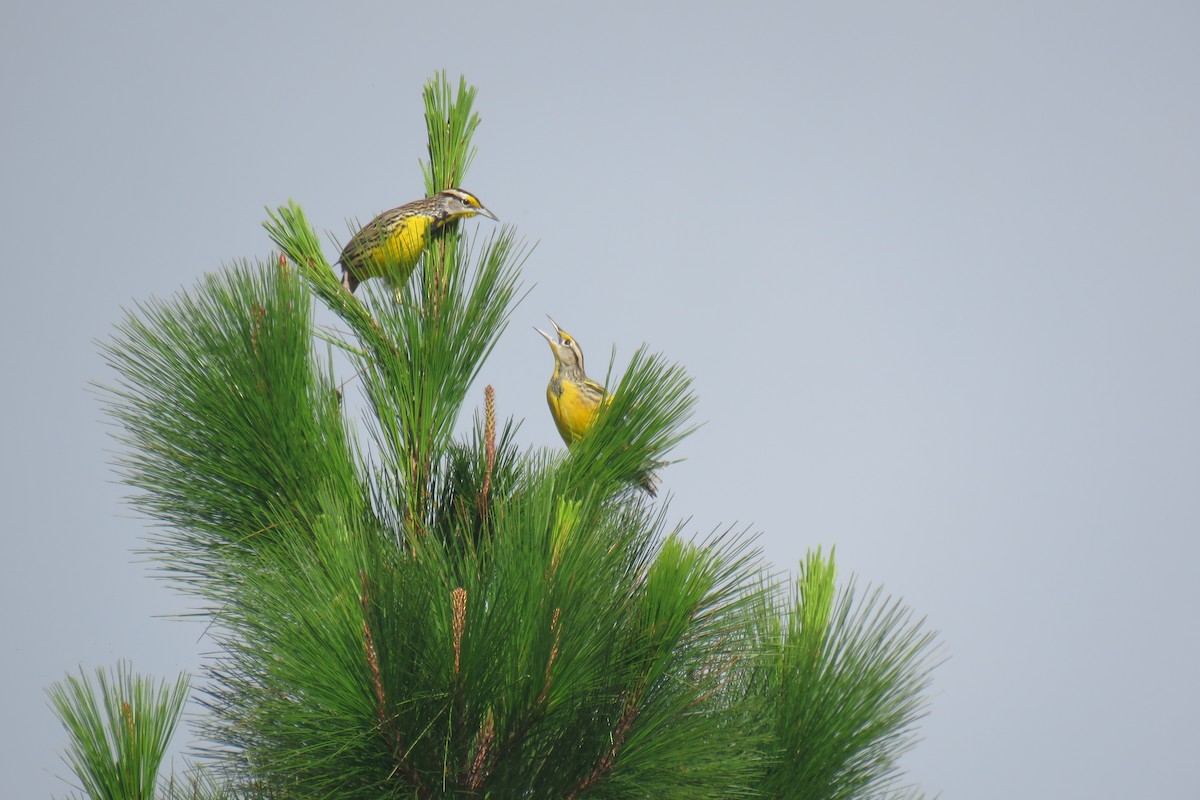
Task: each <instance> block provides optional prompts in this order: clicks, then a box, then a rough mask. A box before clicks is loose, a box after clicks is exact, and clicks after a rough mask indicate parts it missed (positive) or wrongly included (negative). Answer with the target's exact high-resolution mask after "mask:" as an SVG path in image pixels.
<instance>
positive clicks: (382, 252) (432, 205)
mask: <svg viewBox="0 0 1200 800" xmlns="http://www.w3.org/2000/svg"><path fill="white" fill-rule="evenodd" d="M476 215H478V216H481V217H487V218H488V219H492V220H494V219H496V215H495V214H493V213H492V212H491V211H488V210H487V209H486V208H484V207H483V203H481V202H479V198H478V197H476V196H475V195H473V194H471V193H470V192H468V191H464V190H463V189H447V190H445V191H444V192H438V193H437V194H435V195H433V196H432V197H424V198H422V199H420V200H414V201H413V202H411V203H405V204H404V205H402V206H400V207H399V208H393V209H392V210H391V211H385V212H383V213H382V214H380V215H379V216H377V217H376V218H375V219H373V220H371V221H370V222H368V223H367V224H366V225H365V226H364V227H363V228H362V230H360V231H359V232H358V233H356V234H354V236H353V237H351V239H350V241H349V243H347V244H346V246H345V248H343V249H342V255H341V257H340V258H339V259H338V263H339V264H341V265H342V285H343V286H345V287H346V290H347V291H348V292H351V293H353V292H354V290H355V289H357V288H358V285H359V284H360V283H362V282H363V281H365V280H369V279H370V278H386V279H387V281H388V283H389V284H390V285H391V286H392V287H393V288H395V289H399V288H400V287H401V286H403V285H404V282H405V281H407V280H408V276H409V275H411V274H412V271H413V268H414V267H416V265H417V260H418V259H419V258H420V257H421V253H422V252H424V250H425V244H426V242H428V241H429V236H430V234H432V233H433V232H434V231H436V230H439V229H441V228H444V227H446V226H447V225H451V224H453V223H454V222H456V221H457V220H460V219H467V218H469V217H474V216H476Z"/></svg>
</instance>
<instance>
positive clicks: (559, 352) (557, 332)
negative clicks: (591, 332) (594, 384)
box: [534, 315, 583, 374]
mask: <svg viewBox="0 0 1200 800" xmlns="http://www.w3.org/2000/svg"><path fill="white" fill-rule="evenodd" d="M546 319H549V320H550V324H551V325H553V326H554V334H553V335H551V334H549V333H546V332H545V331H544V330H542V329H541V328H537V327H535V328H534V330H535V331H537V332H538V333H540V334H541V335H542V336H544V337H545V338H546V341H547V342H548V343H549V344H550V349H551V350H553V351H554V363H555V366H557V367H561V368H562V369H564V370H578V371H579V373H580V374H582V373H583V350H581V349H580V347H579V342H577V341H575V337H573V336H572V335H571V334H569V333H567V332H566V331H564V330H563V329H562V328H560V327H558V323H557V322H555V321H554V320H553V319H551V318H550V316H549V315H547V317H546Z"/></svg>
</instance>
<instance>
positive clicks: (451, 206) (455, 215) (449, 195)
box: [433, 189, 496, 225]
mask: <svg viewBox="0 0 1200 800" xmlns="http://www.w3.org/2000/svg"><path fill="white" fill-rule="evenodd" d="M433 200H434V203H433V216H434V218H435V219H437V221H438V222H439V223H440V224H442V225H444V224H446V223H448V222H453V221H454V220H456V219H466V218H467V217H474V216H476V215H478V216H481V217H487V218H488V219H496V215H495V214H493V213H492V212H490V211H488V210H487V209H486V208H484V207H483V203H481V202H479V198H478V197H476V196H475V195H473V194H471V193H470V192H468V191H464V190H463V189H447V190H445V191H444V192H438V193H437V194H435V195H434V196H433Z"/></svg>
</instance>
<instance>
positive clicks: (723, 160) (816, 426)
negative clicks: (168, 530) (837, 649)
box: [0, 2, 1200, 800]
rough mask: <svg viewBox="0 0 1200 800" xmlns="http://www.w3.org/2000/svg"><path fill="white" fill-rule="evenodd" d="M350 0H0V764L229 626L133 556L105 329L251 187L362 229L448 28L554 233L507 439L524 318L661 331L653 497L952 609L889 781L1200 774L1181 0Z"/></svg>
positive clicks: (515, 203)
mask: <svg viewBox="0 0 1200 800" xmlns="http://www.w3.org/2000/svg"><path fill="white" fill-rule="evenodd" d="M35 5H36V8H35ZM334 5H335V4H332V3H320V4H316V3H277V4H274V8H272V9H267V8H266V7H265V6H260V8H259V9H258V10H247V9H245V8H242V4H234V3H189V4H186V5H185V4H175V3H139V4H133V3H115V4H114V3H104V4H101V3H80V2H68V3H58V4H50V3H45V4H32V3H30V4H20V5H18V4H15V3H9V4H7V7H6V9H5V13H4V15H3V17H4V20H3V24H2V25H0V110H2V113H3V124H2V125H0V152H2V153H3V162H2V167H0V169H2V172H0V224H2V225H3V236H2V237H0V247H2V248H3V262H4V263H5V265H6V269H7V274H8V275H9V277H10V279H11V282H10V284H9V289H8V291H6V292H4V293H3V295H0V302H2V303H3V306H4V310H3V314H2V315H0V325H3V330H2V333H3V337H2V342H3V344H2V346H3V353H4V362H3V364H4V370H3V371H4V374H5V375H6V376H7V385H6V389H5V391H4V392H2V393H0V404H2V405H3V414H2V416H0V418H2V419H3V420H4V422H3V426H4V428H3V442H4V445H3V448H2V453H3V455H2V456H0V459H2V461H0V463H2V464H3V470H4V472H3V478H4V480H3V483H2V484H0V485H2V486H3V491H4V493H5V496H4V498H3V501H4V507H5V509H6V513H5V514H4V521H5V534H4V539H3V542H4V548H5V557H4V558H3V559H2V560H0V570H2V573H0V575H2V580H0V586H2V591H3V597H2V598H0V599H2V601H3V607H4V616H3V630H2V635H3V641H4V642H5V644H4V652H3V658H2V659H0V664H2V665H3V667H2V669H3V671H4V680H3V681H0V688H2V691H3V696H2V697H0V707H2V708H3V709H4V710H5V718H6V723H5V726H6V728H7V731H6V741H7V742H8V744H7V745H6V746H5V747H4V748H0V760H2V763H0V775H3V776H4V777H3V779H0V780H2V781H3V784H4V785H3V786H2V787H0V793H2V794H3V795H4V796H7V797H14V798H16V797H20V798H35V797H47V796H50V795H51V794H58V795H63V794H66V793H67V792H68V790H69V787H68V785H67V784H65V783H63V782H61V781H60V780H59V779H58V778H57V777H56V776H59V775H66V774H67V771H66V768H65V767H64V766H63V765H62V764H61V763H60V762H59V760H58V759H59V755H58V754H59V752H60V751H61V749H62V747H63V745H64V744H65V741H66V739H65V736H64V734H63V732H62V729H61V728H60V726H59V724H58V722H57V721H56V720H55V719H54V717H53V715H52V713H51V712H50V710H49V708H48V706H47V704H46V699H45V695H44V691H43V689H44V687H45V686H46V685H47V684H49V683H51V682H52V681H54V680H57V679H59V678H61V677H62V676H63V675H64V674H65V673H66V672H68V671H72V670H75V669H77V668H78V667H79V666H80V665H82V666H84V667H85V668H86V669H88V670H89V671H90V670H92V669H93V668H95V667H97V666H108V665H111V664H113V663H114V662H115V661H116V660H117V659H119V658H128V659H130V660H132V662H133V665H134V667H135V668H136V669H137V670H139V671H141V672H146V673H150V674H154V675H162V676H164V677H172V676H174V675H175V674H176V673H177V672H178V671H180V670H195V669H196V668H197V666H198V665H199V664H200V663H201V660H202V656H203V654H204V653H205V652H206V651H207V650H208V649H209V647H210V645H209V644H208V642H207V641H206V640H204V638H203V636H202V633H203V625H202V624H201V623H199V622H195V621H178V620H174V621H173V620H169V619H164V618H163V617H164V615H171V614H177V613H179V612H181V611H186V609H187V608H188V602H187V600H186V599H185V598H181V597H179V596H178V595H174V594H172V593H171V592H169V591H168V590H167V589H166V588H165V587H164V586H163V585H162V584H160V583H159V582H157V581H155V580H153V579H151V578H148V577H147V575H148V571H147V567H146V565H145V564H144V563H140V562H139V560H138V556H136V555H135V554H134V553H133V550H134V549H136V548H137V547H138V546H139V545H140V544H141V543H142V542H143V541H144V538H145V536H146V535H147V532H148V526H147V523H146V522H145V521H144V520H142V519H139V518H138V517H136V516H135V515H134V514H133V513H132V511H131V510H130V509H129V508H128V506H127V505H126V504H125V503H124V502H123V501H122V495H123V494H124V490H123V489H122V487H120V486H118V485H115V484H114V481H113V477H114V476H113V472H112V470H111V468H110V467H109V466H108V464H109V461H110V459H111V457H112V450H113V447H114V445H113V443H112V441H111V439H110V438H109V432H108V430H107V429H106V425H105V423H104V421H103V415H102V413H101V411H100V408H99V403H98V401H97V399H96V397H95V395H94V393H93V392H91V391H89V389H88V386H89V384H90V383H91V382H95V381H98V382H101V383H103V382H110V381H111V380H112V375H111V373H109V372H108V371H107V370H106V368H105V366H104V364H103V362H102V360H101V358H100V357H99V355H98V353H97V346H96V344H95V342H96V340H98V339H104V338H107V337H108V336H109V335H110V334H111V332H112V327H113V325H114V324H115V323H116V322H117V321H118V320H119V319H120V318H121V316H122V314H123V312H122V308H123V307H129V306H130V305H131V304H132V303H134V302H136V301H138V300H143V299H145V298H148V297H149V296H151V295H157V296H160V297H162V296H169V295H170V294H171V293H173V292H175V291H177V290H178V289H180V288H181V287H188V286H191V285H192V284H194V283H195V281H196V280H197V279H198V278H199V277H200V276H201V275H202V274H203V273H205V272H206V271H211V270H214V269H217V268H219V267H220V265H221V264H222V263H223V262H225V263H227V262H229V261H232V260H234V259H239V258H243V257H265V256H266V255H267V253H268V252H269V247H270V245H269V242H268V240H267V237H266V235H265V234H264V232H263V231H262V229H261V227H260V222H261V221H262V219H263V216H264V212H263V206H264V205H268V204H269V205H276V204H279V203H282V202H285V201H286V200H287V199H288V198H294V199H295V200H296V201H298V202H299V203H301V204H302V205H303V206H304V208H305V210H306V212H307V214H308V217H309V219H310V220H312V221H314V223H315V224H317V225H318V226H319V227H320V228H322V229H323V230H327V231H329V232H330V233H331V234H332V235H333V236H335V237H336V238H337V239H338V240H340V241H345V240H346V238H347V236H348V231H347V228H346V220H347V219H353V218H358V219H360V220H364V221H365V220H366V219H368V218H369V217H371V216H373V215H374V214H375V213H377V212H379V211H382V210H384V209H386V208H390V207H392V206H395V205H398V204H400V203H403V202H406V201H408V200H412V199H415V198H416V197H418V196H420V195H421V193H422V183H421V175H420V171H419V169H418V158H419V157H420V156H421V155H423V145H424V142H423V136H424V131H423V122H422V118H421V113H422V105H421V95H420V92H421V87H422V84H423V83H424V82H425V80H426V79H427V78H428V77H429V76H430V75H431V74H433V73H434V72H435V71H437V70H440V69H443V68H444V69H447V70H449V71H450V73H451V75H454V76H457V75H458V74H460V73H462V74H465V75H466V76H467V78H468V80H469V81H470V82H472V83H473V84H475V85H477V86H478V87H479V99H478V111H479V113H480V114H481V116H482V118H483V124H482V126H481V127H480V129H479V131H478V133H477V135H476V139H475V142H476V145H477V146H478V150H479V153H478V156H477V158H476V161H475V163H474V166H473V167H472V169H471V172H470V175H469V179H468V180H467V181H465V182H464V183H465V185H466V188H468V189H470V190H472V191H474V192H475V193H477V194H478V195H479V196H480V197H481V198H482V199H483V200H484V202H485V203H486V204H487V205H488V206H489V207H490V208H491V209H492V210H493V211H495V212H496V213H497V214H498V215H499V216H500V218H501V219H502V220H503V221H504V222H506V223H512V224H514V225H516V226H518V228H519V230H520V232H521V234H522V235H523V236H524V237H526V238H527V239H528V240H529V241H530V242H536V243H537V248H536V250H535V251H534V252H533V255H532V256H531V257H530V259H529V260H528V262H527V264H526V268H525V271H524V279H525V282H526V284H527V286H530V287H532V291H531V292H530V294H529V296H528V298H527V299H526V300H525V301H524V303H523V304H522V305H521V306H520V307H519V308H518V309H517V311H516V314H515V316H514V319H513V325H512V326H511V327H510V329H509V331H508V332H507V333H506V334H505V336H504V338H503V339H502V340H501V342H500V345H499V347H498V348H497V350H496V352H495V354H494V356H493V358H492V359H491V361H489V362H488V364H487V366H486V367H485V369H484V373H483V376H482V379H483V381H486V382H490V383H492V384H494V385H495V387H496V392H497V403H498V408H499V411H500V413H501V414H502V415H512V416H515V417H517V418H524V419H525V424H524V425H523V427H522V428H521V434H520V435H521V438H522V440H523V442H524V443H525V444H527V445H528V446H530V447H542V446H555V447H557V446H560V444H561V443H560V442H559V440H558V436H557V433H556V432H555V430H554V427H553V425H552V423H551V420H550V417H549V414H548V412H547V409H546V407H545V399H544V387H545V383H546V379H547V378H548V377H549V374H550V369H551V363H552V362H551V356H550V353H549V350H548V349H547V347H546V345H545V342H544V341H543V340H542V339H541V337H539V336H538V335H537V334H536V333H534V332H533V331H532V330H531V329H530V326H531V325H535V324H536V325H543V322H544V319H545V318H544V315H545V314H546V313H549V314H552V315H553V316H554V318H555V319H556V320H558V322H560V323H561V324H562V325H563V326H564V327H565V328H566V329H567V330H569V331H571V332H572V333H573V334H574V335H575V336H576V337H577V338H578V340H579V341H580V342H581V343H582V345H583V347H584V348H585V350H586V351H587V353H588V356H589V365H590V366H591V368H592V369H591V371H592V372H593V373H594V377H596V376H597V375H595V373H600V375H599V376H602V374H603V365H604V364H606V363H607V361H608V357H609V354H610V353H611V352H612V350H613V348H615V350H616V354H617V363H618V364H623V363H625V362H626V361H627V359H628V358H629V356H630V355H631V354H632V352H633V351H634V349H635V348H636V347H637V346H638V345H639V344H641V343H642V342H648V343H649V344H650V345H651V346H652V348H653V349H655V350H659V351H662V352H664V353H665V354H667V355H668V356H669V357H670V358H671V359H673V360H677V361H679V362H681V363H683V364H684V365H686V367H687V369H688V370H689V372H690V374H691V375H692V376H694V378H695V385H696V390H697V392H698V395H699V407H698V415H699V418H700V419H701V420H703V421H705V422H706V425H705V426H704V427H703V428H702V429H701V430H700V432H699V433H697V434H696V435H695V436H694V437H692V438H691V439H689V440H687V441H686V442H685V443H684V444H683V446H682V448H681V452H680V455H681V456H684V457H686V458H687V459H688V460H687V461H686V462H684V463H682V464H679V465H676V466H673V467H671V468H670V469H669V470H667V472H666V473H665V475H664V489H665V490H666V491H667V492H669V493H670V494H671V495H673V500H672V501H671V516H672V517H673V518H680V519H683V518H688V517H690V519H691V522H690V523H689V526H688V527H689V529H691V530H694V531H696V532H698V533H707V532H708V531H709V530H711V529H713V528H715V527H718V526H719V527H725V526H728V525H730V524H737V525H738V526H749V527H750V528H751V529H753V530H759V531H762V533H763V536H762V540H761V541H762V545H763V548H764V550H765V552H766V555H767V557H768V558H769V559H770V560H771V561H772V562H774V563H775V564H777V565H778V566H780V567H784V568H788V569H794V567H795V565H796V564H797V562H798V561H799V559H800V558H801V557H802V556H803V554H804V553H805V551H806V550H807V549H808V548H810V547H813V546H816V545H822V546H825V547H829V546H836V548H837V559H838V564H839V567H840V569H841V571H842V574H843V575H844V576H848V575H849V574H851V573H854V574H856V575H857V576H859V578H860V580H862V581H865V582H870V583H872V584H879V583H882V584H883V585H884V586H885V588H886V590H887V591H888V592H889V593H891V594H893V595H896V596H899V597H902V598H903V599H904V600H905V602H906V603H908V604H909V605H910V606H912V607H913V608H914V609H915V610H916V611H917V613H918V614H920V615H924V616H926V617H927V618H928V623H929V625H930V626H931V627H933V628H936V629H938V630H940V631H941V636H942V640H943V642H944V645H945V650H946V653H947V655H948V656H949V659H950V660H949V661H948V662H947V663H946V664H945V665H944V666H942V667H941V668H940V669H939V670H938V671H937V672H936V674H935V681H934V685H933V705H932V713H931V716H930V717H929V718H928V719H927V720H926V721H925V722H924V723H923V724H922V728H921V730H922V733H923V735H924V739H925V740H924V742H923V743H922V744H920V745H919V746H918V747H917V749H916V750H915V751H914V752H913V753H912V754H911V755H910V756H909V757H907V758H906V760H905V764H906V765H907V767H908V768H909V770H910V774H911V777H912V779H913V780H915V781H916V782H918V783H919V784H920V785H921V786H923V787H924V788H925V789H926V790H927V791H929V792H931V793H932V792H938V791H941V792H943V795H944V796H945V797H946V798H973V799H974V800H980V799H987V798H1013V797H1021V798H1071V797H1081V798H1082V797H1088V798H1132V797H1153V798H1195V797H1197V791H1198V790H1197V788H1196V785H1197V783H1196V774H1195V759H1196V753H1197V752H1198V751H1200V733H1198V732H1197V730H1198V728H1197V718H1198V717H1200V681H1197V667H1196V664H1197V658H1198V657H1200V626H1198V625H1197V622H1196V614H1197V611H1198V609H1200V580H1198V577H1197V571H1198V570H1197V563H1198V561H1200V543H1198V537H1197V533H1198V530H1197V528H1198V521H1200V424H1198V423H1197V413H1198V411H1200V314H1198V311H1200V308H1198V306H1200V6H1198V5H1196V4H1193V3H1184V2H1179V3H1174V2H1150V3H1136V4H1135V3H1126V4H1113V3H1096V2H1089V3H1083V2H1080V3H1013V2H994V3H959V4H951V3H905V4H899V3H884V2H879V3H861V4H860V3H856V4H849V3H833V4H821V5H813V4H807V3H797V2H778V3H773V4H769V3H767V4H759V5H757V6H749V5H746V6H743V5H740V4H734V3H725V4H721V5H720V6H719V7H718V5H717V4H715V3H712V4H701V3H671V4H665V3H664V4H658V5H653V4H649V3H647V4H625V5H624V6H623V7H622V5H621V4H613V3H608V4H590V6H589V8H588V10H586V11H581V10H568V9H566V8H565V5H566V4H558V3H549V2H545V3H513V2H509V3H486V4H482V3H481V4H472V3H457V4H453V5H451V4H446V3H420V4H416V3H401V2H392V3H386V4H378V5H363V6H360V7H357V8H355V9H353V10H349V8H347V10H337V11H335V10H333V9H334ZM702 8H703V9H708V10H700V9H702ZM483 224H487V225H490V223H483ZM474 227H475V223H469V229H473V228H474ZM328 253H329V255H330V256H331V257H333V256H334V255H335V250H334V247H333V245H332V244H331V245H330V246H329V247H328ZM543 327H544V325H543ZM189 736H190V732H188V731H184V732H182V734H181V746H183V745H186V744H187V741H188V737H189Z"/></svg>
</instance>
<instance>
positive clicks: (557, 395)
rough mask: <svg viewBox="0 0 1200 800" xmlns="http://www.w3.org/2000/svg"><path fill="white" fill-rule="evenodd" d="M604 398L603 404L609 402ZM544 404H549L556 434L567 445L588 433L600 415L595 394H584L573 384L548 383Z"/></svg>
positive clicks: (598, 402)
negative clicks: (556, 429)
mask: <svg viewBox="0 0 1200 800" xmlns="http://www.w3.org/2000/svg"><path fill="white" fill-rule="evenodd" d="M611 401H612V398H611V397H606V398H605V403H608V402H611ZM546 402H547V403H549V404H550V415H551V416H553V417H554V424H555V426H556V427H557V428H558V434H559V435H560V436H562V438H563V441H564V442H566V443H567V444H568V445H571V444H574V443H575V442H576V441H578V440H579V438H580V437H581V436H583V435H584V434H585V433H587V432H588V430H589V429H590V428H591V427H592V425H593V424H594V423H595V422H596V416H597V415H598V414H599V413H600V405H601V403H600V401H599V400H598V399H597V397H596V395H595V394H589V393H586V392H584V391H583V390H582V389H580V387H579V386H577V385H576V384H574V383H570V382H568V381H562V382H561V383H556V381H553V380H552V381H550V385H549V386H547V387H546Z"/></svg>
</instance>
